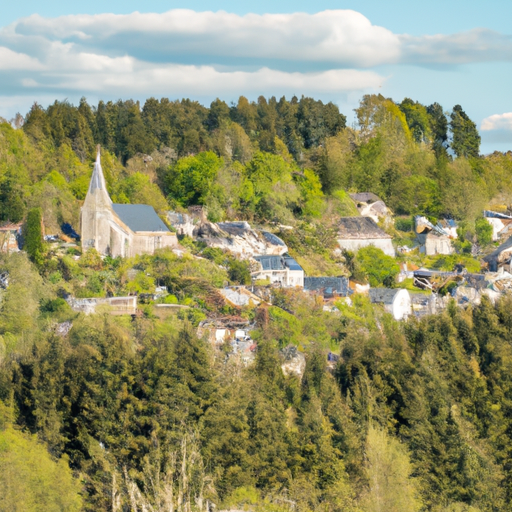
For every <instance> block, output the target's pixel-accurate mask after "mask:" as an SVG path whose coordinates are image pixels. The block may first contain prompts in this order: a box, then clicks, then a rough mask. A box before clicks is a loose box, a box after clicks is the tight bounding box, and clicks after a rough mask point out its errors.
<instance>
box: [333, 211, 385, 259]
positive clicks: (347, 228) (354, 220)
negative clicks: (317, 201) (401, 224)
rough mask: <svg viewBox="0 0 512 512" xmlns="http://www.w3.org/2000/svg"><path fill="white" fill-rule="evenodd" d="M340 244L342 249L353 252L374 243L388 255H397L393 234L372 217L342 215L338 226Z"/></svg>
mask: <svg viewBox="0 0 512 512" xmlns="http://www.w3.org/2000/svg"><path fill="white" fill-rule="evenodd" d="M338 244H339V246H340V247H341V249H345V250H347V251H352V252H357V251H358V250H359V249H361V248H362V247H368V246H369V245H373V246H375V247H377V248H378V249H381V250H382V251H383V252H384V253H385V254H387V255H388V256H393V257H394V256H395V248H394V247H393V243H392V241H391V236H390V235H388V234H387V233H386V232H385V231H383V230H382V229H381V228H379V226H377V224H376V223H375V221H374V220H373V219H372V218H370V217H342V218H341V219H340V223H339V227H338Z"/></svg>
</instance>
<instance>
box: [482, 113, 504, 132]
mask: <svg viewBox="0 0 512 512" xmlns="http://www.w3.org/2000/svg"><path fill="white" fill-rule="evenodd" d="M480 129H481V130H482V131H491V130H512V112H506V113H505V114H494V115H492V116H489V117H486V118H485V119H484V120H483V121H482V124H481V125H480Z"/></svg>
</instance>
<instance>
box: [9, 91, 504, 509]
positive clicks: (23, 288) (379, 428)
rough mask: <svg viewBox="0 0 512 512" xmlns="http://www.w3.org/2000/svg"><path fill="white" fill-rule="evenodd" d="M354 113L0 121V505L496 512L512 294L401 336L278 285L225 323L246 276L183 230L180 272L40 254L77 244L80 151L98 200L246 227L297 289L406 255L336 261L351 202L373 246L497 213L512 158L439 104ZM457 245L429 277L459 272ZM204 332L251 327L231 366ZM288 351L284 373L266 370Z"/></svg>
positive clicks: (380, 313)
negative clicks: (303, 281)
mask: <svg viewBox="0 0 512 512" xmlns="http://www.w3.org/2000/svg"><path fill="white" fill-rule="evenodd" d="M356 117H357V124H356V125H355V126H353V127H349V126H347V121H346V119H347V118H346V116H345V115H343V114H342V113H340V112H339V109H338V107H337V106H336V105H334V104H333V103H328V104H324V103H323V102H321V101H317V100H314V99H312V98H306V97H302V98H300V99H298V98H295V97H294V98H292V99H291V100H287V99H286V98H281V99H280V100H276V98H269V99H266V98H264V97H260V98H259V99H258V100H257V101H256V102H250V101H248V100H247V99H246V98H244V97H241V98H240V99H239V101H238V103H237V104H232V105H227V104H226V103H225V102H223V101H220V100H215V101H214V102H212V104H211V105H210V107H209V108H207V107H204V106H203V105H201V104H199V103H197V102H194V101H191V100H188V99H183V100H181V101H171V100H168V99H161V100H157V99H154V98H152V99H148V100H147V101H146V102H145V104H144V105H143V106H141V105H140V104H139V103H137V102H134V101H131V100H128V101H118V102H117V103H114V102H106V103H105V102H99V104H98V105H97V106H90V105H89V104H88V103H87V101H86V100H85V99H82V101H81V102H80V104H79V105H78V106H74V105H72V104H70V103H68V102H58V101H56V102H55V103H54V104H52V105H50V106H48V107H47V108H43V107H41V106H39V105H37V104H34V106H33V107H32V109H31V110H30V112H28V113H27V114H26V115H25V116H22V115H17V116H16V117H15V118H14V119H13V120H11V121H9V122H7V121H5V120H4V121H3V122H2V123H0V220H2V221H5V222H14V223H15V222H20V221H25V228H24V237H25V244H26V245H25V251H21V252H17V253H12V254H5V253H2V254H0V277H2V276H8V284H7V282H6V281H5V280H4V281H2V282H3V283H4V284H2V288H1V289H0V490H1V491H0V510H1V511H4V510H5V511H13V510H15V511H40V510H45V511H46V510H48V511H75V510H76V511H79V510H84V511H91V512H92V511H112V512H121V511H123V512H124V511H130V512H138V511H155V512H156V511H164V510H166V511H170V510H172V511H176V512H192V511H198V512H199V511H201V512H202V511H205V512H211V511H212V510H213V507H214V506H215V507H216V508H215V510H217V511H221V510H226V511H227V510H248V511H254V512H292V511H293V512H313V511H324V512H338V511H339V512H342V511H343V512H344V511H346V512H379V511H386V512H403V511H412V512H414V511H432V512H488V511H489V512H490V511H504V510H509V509H510V504H511V503H512V419H511V418H512V377H511V376H512V297H510V296H507V295H505V296H503V297H502V298H501V299H500V300H499V301H498V302H497V303H496V304H492V303H491V302H490V301H489V300H487V299H485V298H484V299H482V302H481V303H480V304H479V305H468V306H467V307H466V308H459V307H457V306H456V305H455V303H454V302H452V303H450V304H449V306H448V308H447V310H446V311H444V312H442V313H439V314H437V315H429V316H425V317H423V318H421V319H416V318H411V319H409V320H407V321H404V322H397V321H395V320H393V318H392V316H391V315H390V314H388V313H386V312H385V311H384V310H383V309H382V308H381V307H379V306H375V305H372V304H371V303H370V301H369V299H368V298H367V297H365V296H354V298H353V300H352V305H351V306H349V305H347V304H346V303H343V302H341V301H340V302H339V303H337V304H336V306H337V310H338V313H332V312H330V311H326V310H325V309H324V307H323V302H322V300H321V299H319V298H318V297H315V296H311V295H306V294H304V293H302V291H300V290H296V289H273V290H272V305H268V306H265V307H259V306H255V305H250V306H248V307H240V308H235V307H233V306H231V305H229V304H227V303H225V302H224V303H223V302H222V301H219V300H218V295H217V294H216V290H217V289H219V288H221V287H223V286H225V285H226V284H249V283H250V273H249V270H248V267H247V264H246V262H244V261H241V260H239V259H237V258H235V257H234V256H233V255H231V254H229V253H225V252H223V251H220V250H212V249H208V248H205V247H204V246H203V245H201V243H198V242H197V241H194V240H192V239H191V238H188V237H182V238H181V239H180V244H181V247H182V248H183V254H182V255H181V256H179V255H177V254H175V253H174V252H173V251H171V250H165V249H164V250H160V251H157V252H156V253H155V254H154V255H151V256H150V255H144V256H137V257H135V258H111V257H109V256H107V257H105V258H101V257H100V256H99V254H97V253H95V251H94V250H89V251H87V252H85V253H84V254H82V253H81V251H80V248H79V247H76V248H74V247H67V248H62V247H60V248H56V247H55V245H53V244H51V243H48V242H45V241H44V240H43V238H42V231H41V226H44V232H45V233H46V234H53V233H60V232H61V230H62V226H63V225H69V226H71V227H72V228H74V229H75V230H76V231H78V232H79V213H80V206H81V202H82V201H83V200H84V198H85V194H86V193H87V188H88V185H89V180H90V176H91V172H92V162H93V161H94V158H95V146H96V145H97V144H100V145H101V147H102V164H103V170H104V173H105V178H106V181H107V186H108V188H109V193H110V195H111V197H112V199H113V200H114V201H115V202H118V203H134V204H135V203H144V204H149V205H151V206H153V207H154V208H155V210H156V211H157V212H159V213H161V214H162V218H163V219H165V216H164V212H166V211H168V210H174V211H179V212H185V211H186V209H187V208H188V207H189V206H195V205H201V206H204V208H205V209H206V211H207V212H208V218H209V219H210V220H211V221H213V222H217V221H222V220H235V219H236V220H247V221H249V222H251V225H255V226H259V227H265V228H266V229H269V230H271V231H273V232H275V233H278V234H279V236H282V238H283V239H284V240H285V241H286V243H287V245H288V246H289V248H290V254H292V255H293V256H294V257H295V258H296V259H297V261H299V262H300V264H301V265H302V266H303V267H304V270H305V271H306V272H307V274H308V275H313V276H314V275H319V276H324V275H333V276H336V275H346V276H351V277H356V278H357V279H358V280H360V281H367V282H371V283H372V286H373V285H374V281H375V280H376V281H375V284H376V285H379V284H382V283H383V282H385V280H386V279H387V278H388V277H389V272H392V273H396V272H397V271H398V265H397V263H403V261H405V260H404V257H402V256H399V257H398V258H397V260H396V261H394V260H393V261H391V260H392V259H391V258H390V261H387V260H385V259H381V260H380V261H375V260H376V258H374V257H372V253H371V252H370V253H369V252H368V251H367V252H366V253H365V252H364V251H360V253H361V254H358V255H350V254H345V255H342V256H339V255H336V254H335V252H334V251H333V250H334V246H335V243H336V241H335V236H334V230H335V226H336V222H337V221H338V220H339V218H340V216H349V215H356V214H357V211H356V210H355V206H354V204H353V203H352V202H351V200H350V198H349V196H348V193H350V192H367V191H371V192H374V193H375V194H377V195H379V196H380V197H381V198H382V199H384V200H385V202H386V204H387V205H388V206H389V207H390V208H391V209H392V210H393V212H394V213H395V215H396V218H397V223H396V227H397V228H399V227H400V226H402V229H395V227H391V228H389V229H391V230H392V233H393V236H394V237H399V236H404V235H403V232H404V231H407V229H405V228H403V226H404V225H408V224H410V223H411V218H412V216H413V215H416V214H421V215H425V216H426V217H428V218H429V219H431V220H432V221H434V220H436V219H438V218H453V219H456V220H457V222H458V223H459V226H461V234H462V237H461V238H462V242H464V238H466V239H467V240H471V241H473V240H475V241H476V240H478V241H479V243H481V244H485V243H490V242H489V241H484V240H483V239H482V236H481V235H480V233H481V231H479V226H480V223H479V222H480V221H481V218H482V210H483V209H485V208H490V207H492V208H493V209H495V210H497V211H505V210H506V209H507V208H508V207H509V205H510V204H511V203H512V201H511V196H512V154H511V153H506V154H503V153H498V152H496V153H494V154H492V155H487V156H482V155H480V150H479V144H480V136H479V134H478V130H477V128H476V125H475V123H474V122H473V121H472V120H471V119H470V118H469V117H468V116H467V114H466V113H465V112H464V110H463V109H462V107H461V106H460V105H456V106H454V107H453V108H452V109H451V111H449V112H447V111H445V110H444V109H443V107H442V106H441V105H439V104H437V103H434V104H433V105H428V106H425V105H421V104H419V103H417V102H415V101H413V100H411V99H404V100H403V101H402V102H401V103H396V102H394V101H393V100H391V99H389V98H384V97H383V96H380V95H368V96H365V97H363V98H362V100H361V102H360V105H359V107H358V108H357V109H356ZM290 227H292V228H293V229H289V228H290ZM400 233H402V235H400ZM406 242H407V241H406V240H405V238H404V239H403V240H401V241H400V243H406ZM459 249H460V251H459V252H460V254H457V255H455V256H454V257H452V258H451V259H450V260H449V262H446V261H445V262H444V263H445V264H449V265H452V266H453V265H455V264H458V263H460V262H461V261H463V262H464V264H465V265H466V266H469V265H470V264H473V265H477V267H478V265H479V263H478V261H477V260H475V259H474V258H473V259H471V255H470V254H469V253H468V252H467V251H466V250H465V248H464V246H463V243H461V246H460V247H459ZM376 264H377V265H378V264H381V265H382V266H383V267H385V268H384V269H383V268H377V267H376ZM468 268H469V267H468ZM386 272H388V273H387V274H386ZM0 281H1V279H0ZM0 284H1V283H0ZM157 286H158V287H163V288H165V289H166V290H167V292H168V294H167V295H166V296H165V297H164V298H163V299H162V300H163V301H166V302H167V303H175V304H179V305H181V306H183V307H182V308H179V309H177V310H176V312H175V313H173V314H171V315H160V314H159V313H158V311H157V310H158V308H156V307H155V303H154V301H153V300H152V299H148V300H146V301H141V304H140V314H138V315H135V316H134V317H133V318H132V317H130V316H113V315H111V314H110V312H109V310H108V308H105V309H104V310H101V309H100V310H99V311H98V312H97V313H96V314H94V315H84V314H83V313H77V312H75V311H73V310H72V309H71V308H70V306H69V305H68V303H67V302H66V301H65V300H64V297H66V296H68V295H72V296H74V297H106V296H117V295H123V294H124V295H126V294H138V295H139V297H142V296H151V295H152V294H153V293H154V292H155V290H156V287H157ZM209 317H233V318H234V317H236V318H240V319H242V320H244V321H249V322H251V323H252V324H253V325H254V330H253V331H252V337H253V339H254V340H255V342H256V344H257V350H256V353H255V361H254V364H252V365H248V366H246V365H244V364H242V363H241V362H240V361H239V360H237V359H236V358H232V357H229V354H228V352H229V346H227V344H226V346H222V347H221V348H220V349H214V348H212V346H211V344H210V343H209V342H208V341H207V340H206V339H205V338H204V337H202V336H200V335H198V330H197V327H198V324H199V323H200V322H201V321H202V320H204V319H205V318H209ZM290 346H293V347H296V348H297V350H298V351H299V352H300V353H302V354H304V356H305V361H306V366H305V370H304V373H303V375H302V378H298V377H297V376H294V375H285V373H283V370H282V363H283V349H285V348H286V347H290ZM329 354H330V355H334V356H335V357H334V362H333V360H332V359H331V360H328V355H329Z"/></svg>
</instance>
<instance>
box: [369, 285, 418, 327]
mask: <svg viewBox="0 0 512 512" xmlns="http://www.w3.org/2000/svg"><path fill="white" fill-rule="evenodd" d="M369 295H370V300H371V302H372V304H382V305H383V306H384V309H385V310H386V311H387V312H388V313H391V314H392V315H393V317H394V318H395V320H403V319H404V318H407V317H408V316H409V315H410V314H411V312H412V302H411V296H410V294H409V292H408V291H407V290H405V289H403V288H398V289H395V288H370V292H369Z"/></svg>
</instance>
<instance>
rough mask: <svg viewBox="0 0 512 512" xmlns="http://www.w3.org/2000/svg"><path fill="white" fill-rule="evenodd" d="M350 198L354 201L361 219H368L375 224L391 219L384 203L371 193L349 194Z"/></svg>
mask: <svg viewBox="0 0 512 512" xmlns="http://www.w3.org/2000/svg"><path fill="white" fill-rule="evenodd" d="M350 198H351V199H352V201H354V203H355V204H356V208H357V211H358V212H359V214H360V215H361V216H363V217H370V218H372V219H373V220H374V221H375V222H379V220H381V219H388V218H390V217H391V211H390V209H389V208H388V207H387V206H386V204H385V203H384V201H382V199H381V198H380V197H379V196H377V195H375V194H373V193H372V192H360V193H358V194H350Z"/></svg>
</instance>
